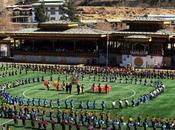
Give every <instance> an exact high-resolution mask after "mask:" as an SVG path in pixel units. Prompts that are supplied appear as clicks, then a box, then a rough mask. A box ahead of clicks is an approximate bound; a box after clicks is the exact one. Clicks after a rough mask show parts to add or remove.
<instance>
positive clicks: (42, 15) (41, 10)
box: [35, 3, 48, 23]
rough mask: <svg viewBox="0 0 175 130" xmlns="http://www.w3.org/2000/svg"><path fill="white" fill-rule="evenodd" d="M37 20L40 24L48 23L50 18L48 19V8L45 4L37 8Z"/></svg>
mask: <svg viewBox="0 0 175 130" xmlns="http://www.w3.org/2000/svg"><path fill="white" fill-rule="evenodd" d="M35 18H36V21H37V22H39V23H41V22H46V21H47V19H48V17H47V13H46V7H45V4H44V3H41V5H39V6H38V7H37V8H36V12H35Z"/></svg>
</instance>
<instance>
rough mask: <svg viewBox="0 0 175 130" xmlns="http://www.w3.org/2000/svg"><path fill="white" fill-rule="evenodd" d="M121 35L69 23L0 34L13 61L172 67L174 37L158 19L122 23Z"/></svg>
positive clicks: (174, 52)
mask: <svg viewBox="0 0 175 130" xmlns="http://www.w3.org/2000/svg"><path fill="white" fill-rule="evenodd" d="M122 22H123V23H125V24H126V25H127V26H128V27H127V28H126V29H125V30H122V31H102V30H98V29H93V28H89V27H83V26H79V25H78V23H72V22H46V23H41V24H40V25H39V26H38V28H28V29H23V30H20V31H10V32H0V37H1V41H4V40H3V39H4V38H7V37H9V38H11V39H13V40H11V42H10V41H9V42H10V44H6V43H2V44H3V45H4V44H5V45H7V46H8V47H9V48H10V50H9V51H10V55H11V58H12V59H13V60H14V61H20V62H40V63H41V62H42V63H64V64H101V65H105V64H107V65H113V66H127V65H129V64H130V65H132V66H133V67H138V68H143V67H158V68H159V67H169V68H170V67H173V66H175V34H174V33H173V32H170V31H167V30H166V29H165V28H167V27H169V26H171V22H170V21H165V20H160V19H144V18H143V19H138V18H136V19H127V20H122Z"/></svg>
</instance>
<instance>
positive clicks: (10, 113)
mask: <svg viewBox="0 0 175 130" xmlns="http://www.w3.org/2000/svg"><path fill="white" fill-rule="evenodd" d="M0 117H1V118H9V119H13V121H14V126H16V127H18V126H19V124H20V123H19V121H21V122H22V125H23V127H24V128H25V127H27V126H30V127H31V128H38V129H45V130H46V129H47V128H48V127H49V125H50V127H51V129H52V130H56V127H59V126H60V127H61V128H62V130H66V127H67V128H69V130H75V129H77V130H81V128H82V127H87V129H88V130H94V129H95V128H96V129H98V130H102V129H104V128H105V129H106V130H117V129H118V130H121V128H122V127H125V128H127V130H131V129H134V130H139V129H140V128H143V129H144V130H147V129H148V128H153V130H156V129H158V128H159V129H161V130H165V129H168V130H173V129H175V120H174V119H163V118H156V117H149V116H146V117H145V118H142V116H141V115H138V117H135V118H133V117H131V116H129V117H127V118H126V117H125V118H124V117H123V116H120V115H115V116H111V113H110V112H109V111H107V112H106V113H105V112H100V113H98V112H97V111H72V110H70V111H60V110H58V111H56V112H52V111H44V110H43V111H42V110H39V109H33V108H31V109H28V107H24V108H19V109H18V108H16V107H15V106H9V107H8V108H7V106H6V107H1V109H0ZM29 122H30V123H29Z"/></svg>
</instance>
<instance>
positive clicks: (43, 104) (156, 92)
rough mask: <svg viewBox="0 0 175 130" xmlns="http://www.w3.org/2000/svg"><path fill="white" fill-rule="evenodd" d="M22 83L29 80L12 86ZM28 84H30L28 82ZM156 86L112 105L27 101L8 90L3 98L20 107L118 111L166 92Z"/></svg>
mask: <svg viewBox="0 0 175 130" xmlns="http://www.w3.org/2000/svg"><path fill="white" fill-rule="evenodd" d="M34 79H35V78H34ZM40 80H42V78H37V80H32V81H36V82H40ZM22 81H27V80H20V81H18V82H17V83H18V84H15V83H16V82H15V83H12V84H15V86H16V85H17V86H18V85H22V84H23V82H22ZM27 83H30V82H27ZM8 85H9V84H8ZM154 85H155V86H154V89H153V90H152V91H151V92H149V93H148V94H144V95H141V96H139V97H138V98H133V99H132V100H127V99H125V100H122V99H119V100H118V101H116V100H113V101H111V103H106V101H105V100H102V101H101V102H99V101H96V100H94V101H93V102H92V101H90V100H87V101H81V100H80V101H78V100H73V99H70V100H68V99H66V100H61V99H58V100H57V102H54V101H53V100H48V99H40V98H39V99H37V98H33V99H30V98H28V99H26V98H24V97H19V96H11V95H10V94H9V93H8V92H7V91H6V89H4V90H3V91H2V93H1V97H2V99H3V100H4V101H5V102H6V103H8V104H13V105H20V106H21V105H24V106H38V107H50V108H55V107H57V108H66V109H101V110H106V109H111V108H112V109H117V108H126V107H134V106H139V105H140V104H143V103H146V102H147V101H150V100H153V99H154V98H156V97H157V96H159V95H160V94H161V93H163V92H164V90H165V85H164V84H163V83H162V82H155V83H154ZM5 86H6V85H5ZM77 86H78V85H77ZM66 91H67V90H66ZM67 92H68V91H67ZM70 92H71V91H70ZM78 93H79V92H78ZM109 104H110V106H109Z"/></svg>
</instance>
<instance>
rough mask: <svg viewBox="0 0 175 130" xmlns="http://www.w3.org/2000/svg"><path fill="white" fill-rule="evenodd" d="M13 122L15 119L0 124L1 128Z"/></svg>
mask: <svg viewBox="0 0 175 130" xmlns="http://www.w3.org/2000/svg"><path fill="white" fill-rule="evenodd" d="M12 121H13V119H11V120H8V121H6V122H4V123H2V124H0V126H3V125H5V124H7V123H9V122H12Z"/></svg>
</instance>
